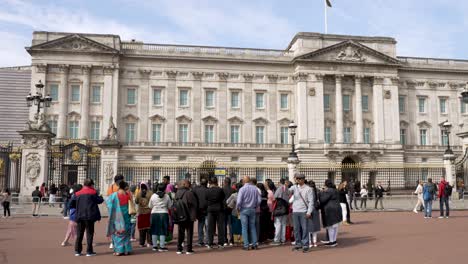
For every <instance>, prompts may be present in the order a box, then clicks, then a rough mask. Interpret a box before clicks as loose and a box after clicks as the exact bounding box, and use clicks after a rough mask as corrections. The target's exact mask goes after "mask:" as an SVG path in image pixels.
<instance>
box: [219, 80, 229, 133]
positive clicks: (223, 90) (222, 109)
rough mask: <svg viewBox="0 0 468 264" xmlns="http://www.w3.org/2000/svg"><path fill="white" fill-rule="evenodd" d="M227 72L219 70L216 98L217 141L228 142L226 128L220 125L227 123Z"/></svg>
mask: <svg viewBox="0 0 468 264" xmlns="http://www.w3.org/2000/svg"><path fill="white" fill-rule="evenodd" d="M228 77H229V74H228V73H225V72H219V73H218V78H219V92H218V93H217V95H218V96H217V98H218V99H219V103H218V106H219V108H218V109H219V111H218V115H219V118H218V119H219V120H218V133H219V136H218V142H229V140H228V136H227V128H226V126H222V124H226V123H227V113H228V110H229V104H228V96H229V95H228V89H227V80H228Z"/></svg>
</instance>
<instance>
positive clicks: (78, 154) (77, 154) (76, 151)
mask: <svg viewBox="0 0 468 264" xmlns="http://www.w3.org/2000/svg"><path fill="white" fill-rule="evenodd" d="M82 158H83V157H82V155H81V152H80V148H79V147H78V146H74V147H73V151H72V154H71V159H72V161H73V162H80V161H81V159H82Z"/></svg>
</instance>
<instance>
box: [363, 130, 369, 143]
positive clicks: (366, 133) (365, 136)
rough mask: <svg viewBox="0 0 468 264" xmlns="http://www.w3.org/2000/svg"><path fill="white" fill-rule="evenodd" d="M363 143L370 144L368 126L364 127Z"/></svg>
mask: <svg viewBox="0 0 468 264" xmlns="http://www.w3.org/2000/svg"><path fill="white" fill-rule="evenodd" d="M364 143H365V144H370V128H369V127H365V128H364Z"/></svg>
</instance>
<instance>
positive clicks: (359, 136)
mask: <svg viewBox="0 0 468 264" xmlns="http://www.w3.org/2000/svg"><path fill="white" fill-rule="evenodd" d="M361 78H362V76H355V77H354V82H355V86H356V87H355V89H356V91H355V92H356V93H355V96H356V109H355V110H356V143H363V134H364V126H363V121H362V91H361Z"/></svg>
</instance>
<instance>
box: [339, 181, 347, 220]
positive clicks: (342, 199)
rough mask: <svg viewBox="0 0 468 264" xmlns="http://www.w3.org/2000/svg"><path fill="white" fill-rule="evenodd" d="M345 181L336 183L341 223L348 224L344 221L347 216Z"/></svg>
mask: <svg viewBox="0 0 468 264" xmlns="http://www.w3.org/2000/svg"><path fill="white" fill-rule="evenodd" d="M346 184H347V182H346V181H343V182H341V183H340V185H338V199H339V201H340V206H341V214H342V216H343V224H344V225H349V223H348V222H346V219H347V217H348V210H347V209H346V203H347V201H346V194H347V191H346Z"/></svg>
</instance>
